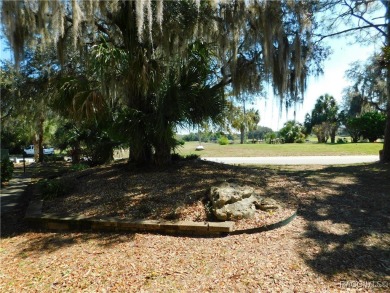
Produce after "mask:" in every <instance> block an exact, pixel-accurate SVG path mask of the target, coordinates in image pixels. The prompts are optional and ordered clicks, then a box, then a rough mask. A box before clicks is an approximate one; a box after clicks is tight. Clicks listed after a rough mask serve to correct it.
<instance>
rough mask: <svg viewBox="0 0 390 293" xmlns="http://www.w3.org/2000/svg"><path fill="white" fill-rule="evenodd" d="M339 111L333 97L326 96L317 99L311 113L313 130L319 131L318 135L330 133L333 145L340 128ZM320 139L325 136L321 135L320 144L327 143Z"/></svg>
mask: <svg viewBox="0 0 390 293" xmlns="http://www.w3.org/2000/svg"><path fill="white" fill-rule="evenodd" d="M338 110H339V108H338V106H337V102H336V100H335V99H334V98H333V97H332V96H330V95H328V94H325V95H324V96H320V97H319V98H318V99H317V102H316V104H315V105H314V109H313V110H312V113H311V125H312V127H313V129H314V128H315V129H317V132H318V133H322V132H329V136H330V139H331V142H332V143H335V140H336V132H337V129H338V126H339V119H338ZM315 126H316V127H315ZM325 128H326V129H325ZM320 137H325V136H324V135H320V136H319V141H318V142H325V141H323V140H321V139H320ZM320 140H321V141H320Z"/></svg>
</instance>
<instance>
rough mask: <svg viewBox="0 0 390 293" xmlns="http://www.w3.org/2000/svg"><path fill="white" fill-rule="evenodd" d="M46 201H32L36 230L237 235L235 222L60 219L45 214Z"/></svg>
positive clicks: (30, 209)
mask: <svg viewBox="0 0 390 293" xmlns="http://www.w3.org/2000/svg"><path fill="white" fill-rule="evenodd" d="M42 205H43V200H37V201H31V202H30V205H29V207H28V208H27V211H26V215H25V219H26V220H27V221H29V222H31V223H32V224H33V225H34V226H35V227H36V228H42V229H45V230H50V231H57V232H64V231H95V232H153V233H161V234H189V235H213V236H223V235H226V234H228V233H230V232H232V231H233V227H234V222H231V221H226V222H191V221H158V220H136V221H128V220H122V219H117V218H96V217H88V218H87V217H81V216H76V217H60V216H57V215H53V214H43V213H42Z"/></svg>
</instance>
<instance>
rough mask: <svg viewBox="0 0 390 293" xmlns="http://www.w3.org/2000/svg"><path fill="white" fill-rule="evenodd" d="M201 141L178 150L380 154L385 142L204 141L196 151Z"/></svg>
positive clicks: (226, 153) (233, 153)
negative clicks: (277, 142)
mask: <svg viewBox="0 0 390 293" xmlns="http://www.w3.org/2000/svg"><path fill="white" fill-rule="evenodd" d="M198 145H199V142H186V143H185V144H184V146H182V147H179V149H178V150H177V152H178V153H179V154H181V155H184V156H186V155H190V154H197V155H200V156H201V157H274V156H339V155H378V154H379V150H381V149H383V143H346V144H330V143H326V144H319V143H313V142H309V143H293V144H267V143H260V144H242V145H241V144H239V143H235V144H230V145H219V144H218V143H202V146H203V147H204V150H203V151H196V150H195V148H196V147H197V146H198Z"/></svg>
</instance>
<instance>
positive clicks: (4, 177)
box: [1, 157, 14, 183]
mask: <svg viewBox="0 0 390 293" xmlns="http://www.w3.org/2000/svg"><path fill="white" fill-rule="evenodd" d="M13 173H14V163H13V162H12V161H11V160H10V159H9V157H5V158H3V159H2V160H1V183H3V182H8V181H9V180H10V179H11V178H12V175H13Z"/></svg>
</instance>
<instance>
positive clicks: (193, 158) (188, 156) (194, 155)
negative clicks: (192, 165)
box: [185, 154, 199, 161]
mask: <svg viewBox="0 0 390 293" xmlns="http://www.w3.org/2000/svg"><path fill="white" fill-rule="evenodd" d="M185 159H186V160H187V161H191V160H197V159H199V155H197V154H191V155H187V156H186V157H185Z"/></svg>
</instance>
